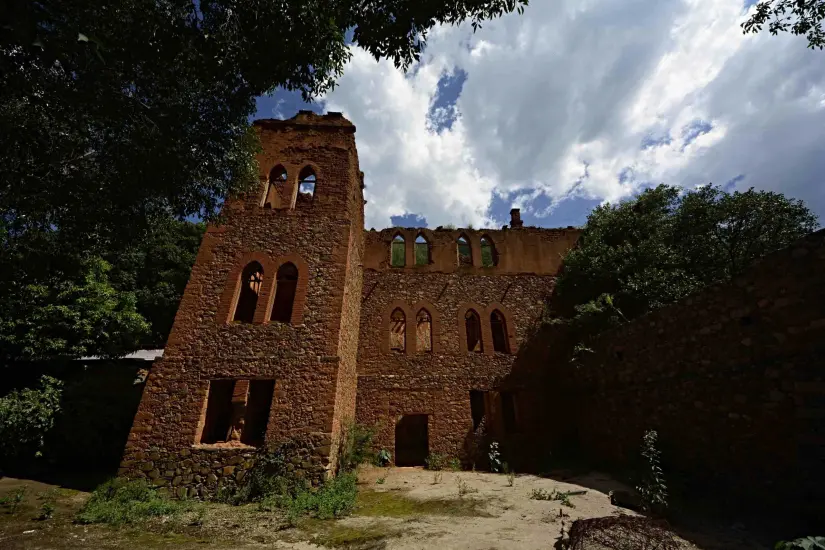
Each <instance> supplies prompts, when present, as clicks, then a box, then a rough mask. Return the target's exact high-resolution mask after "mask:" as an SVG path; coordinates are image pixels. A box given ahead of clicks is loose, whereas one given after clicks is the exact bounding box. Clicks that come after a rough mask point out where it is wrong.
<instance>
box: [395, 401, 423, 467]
mask: <svg viewBox="0 0 825 550" xmlns="http://www.w3.org/2000/svg"><path fill="white" fill-rule="evenodd" d="M427 420H428V415H426V414H406V415H404V416H402V417H401V420H399V421H398V423H397V424H396V425H395V465H396V466H423V465H424V461H425V460H426V458H427V455H428V454H430V447H429V434H428V432H427Z"/></svg>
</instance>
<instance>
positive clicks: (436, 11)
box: [0, 0, 527, 250]
mask: <svg viewBox="0 0 825 550" xmlns="http://www.w3.org/2000/svg"><path fill="white" fill-rule="evenodd" d="M10 3H11V4H10V5H9V6H8V9H6V10H4V12H3V14H2V15H0V27H2V28H3V29H4V31H3V33H2V35H0V52H2V53H0V165H2V166H3V171H2V174H0V178H2V179H0V205H2V208H0V218H2V219H9V220H11V221H12V228H11V230H10V231H9V232H8V233H9V234H11V235H15V234H19V233H20V232H25V231H27V230H29V229H31V228H32V227H37V228H40V229H49V228H56V229H57V230H58V231H59V232H60V234H61V237H62V239H63V240H64V241H65V242H67V243H72V244H73V245H74V248H75V249H78V250H82V249H84V248H94V247H96V246H97V245H100V244H105V241H114V240H117V241H119V242H121V243H128V242H130V240H131V239H132V238H134V237H135V236H136V235H139V234H140V233H141V232H142V231H143V230H144V229H146V228H147V227H149V226H150V225H151V223H152V220H153V219H154V218H155V217H158V216H160V217H163V216H165V215H167V214H170V213H171V214H172V215H174V216H176V217H181V218H182V217H185V216H188V215H192V214H202V213H207V214H212V213H213V212H214V211H215V209H216V208H217V207H218V206H219V205H220V204H221V202H222V201H223V199H224V198H225V197H227V196H231V195H233V194H238V193H242V192H244V191H246V190H248V189H249V188H250V186H251V185H254V184H255V183H256V182H257V170H256V166H255V162H254V152H255V147H256V139H255V136H254V133H253V132H251V131H250V127H249V123H248V119H249V118H250V116H251V115H252V114H253V113H254V111H255V98H256V97H258V96H260V95H264V94H267V93H269V92H272V91H274V90H276V89H277V88H278V87H283V88H285V89H288V90H298V91H300V92H301V93H302V95H303V96H304V98H305V99H309V98H312V97H317V96H318V95H320V94H323V93H324V92H326V91H328V90H330V89H331V88H332V87H333V86H334V85H335V81H336V79H337V78H338V77H339V76H340V75H341V74H342V72H343V69H344V66H345V65H346V63H347V61H348V60H349V59H350V57H351V55H352V54H351V52H350V49H349V47H348V45H347V42H346V39H347V31H348V30H350V29H353V36H352V38H353V40H354V42H355V44H356V45H357V46H358V47H361V48H363V49H365V50H366V51H367V52H369V53H370V54H372V55H373V56H374V57H375V58H376V59H379V58H389V59H391V60H392V61H393V62H394V63H395V65H396V66H398V67H401V68H404V69H406V68H408V67H409V66H410V64H411V63H413V62H414V61H416V60H417V59H418V58H419V57H420V54H421V51H422V50H423V48H424V46H425V44H426V38H427V33H428V31H429V30H430V29H431V28H432V27H434V26H435V25H437V24H439V23H446V24H457V23H459V22H461V21H465V20H470V21H471V23H472V25H473V27H474V28H476V27H478V26H479V25H480V23H481V22H482V21H484V20H487V19H491V18H494V17H499V16H501V15H503V14H505V13H509V12H512V11H519V12H521V11H522V10H523V8H524V6H525V5H526V4H527V1H526V0H482V1H478V0H458V1H455V2H447V3H445V2H435V1H425V2H421V1H418V0H402V1H398V2H393V4H392V6H391V9H388V8H387V6H386V5H385V4H384V3H380V2H379V3H371V2H366V3H365V2H319V1H317V0H309V1H306V0H301V1H297V0H291V1H282V2H272V1H269V0H249V1H245V2H240V3H238V2H234V1H229V0H209V1H203V2H136V1H132V0H117V1H115V2H109V3H107V4H106V5H105V6H102V7H101V5H100V3H99V2H93V1H90V0H77V1H73V2H60V3H49V4H43V3H38V2H35V3H32V2H28V1H26V0H10ZM276 22H277V23H276ZM273 25H277V32H273ZM272 52H278V55H277V56H274V57H273V56H272V55H271V53H272Z"/></svg>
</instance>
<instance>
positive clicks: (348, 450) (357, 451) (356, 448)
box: [338, 423, 389, 472]
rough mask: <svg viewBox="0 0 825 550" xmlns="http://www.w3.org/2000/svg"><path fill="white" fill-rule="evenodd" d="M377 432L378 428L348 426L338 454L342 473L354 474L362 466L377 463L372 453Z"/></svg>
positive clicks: (358, 425) (356, 425) (360, 425)
mask: <svg viewBox="0 0 825 550" xmlns="http://www.w3.org/2000/svg"><path fill="white" fill-rule="evenodd" d="M376 431H377V428H375V427H370V426H364V425H362V424H356V423H351V424H349V425H348V426H347V428H346V431H345V432H344V437H342V438H341V447H340V451H339V453H338V470H339V471H340V472H353V471H355V469H356V468H357V467H358V465H360V464H364V463H375V461H376V460H377V457H376V456H375V455H374V454H373V451H372V440H373V438H374V437H375V432H376ZM387 454H389V453H387Z"/></svg>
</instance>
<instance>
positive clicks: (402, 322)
mask: <svg viewBox="0 0 825 550" xmlns="http://www.w3.org/2000/svg"><path fill="white" fill-rule="evenodd" d="M390 349H391V350H392V351H397V352H398V353H404V352H405V351H406V349H407V316H406V315H404V312H403V311H402V310H401V308H396V309H395V310H394V311H393V312H392V315H390Z"/></svg>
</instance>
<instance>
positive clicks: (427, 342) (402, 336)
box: [390, 308, 510, 353]
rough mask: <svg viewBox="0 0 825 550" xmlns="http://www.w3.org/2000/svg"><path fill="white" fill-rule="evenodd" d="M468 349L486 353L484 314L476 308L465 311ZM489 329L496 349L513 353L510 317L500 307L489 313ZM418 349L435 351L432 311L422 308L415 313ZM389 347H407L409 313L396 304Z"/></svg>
mask: <svg viewBox="0 0 825 550" xmlns="http://www.w3.org/2000/svg"><path fill="white" fill-rule="evenodd" d="M464 328H465V334H466V342H465V345H466V349H467V351H468V352H474V353H483V352H484V342H483V339H482V336H481V317H480V316H479V314H478V312H476V311H475V310H474V309H469V310H467V313H465V314H464ZM490 332H491V334H492V337H493V351H496V352H500V353H510V344H509V339H508V338H507V321H506V320H505V318H504V315H502V313H501V312H500V311H499V310H497V309H496V310H493V312H492V313H490ZM415 338H416V351H417V352H419V353H432V351H433V324H432V316H431V315H430V312H429V311H427V310H426V309H424V308H421V309H420V310H419V311H418V313H416V315H415ZM390 350H391V351H395V352H398V353H406V351H407V316H406V314H405V313H404V310H402V309H401V308H396V309H395V310H393V312H392V314H391V315H390Z"/></svg>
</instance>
